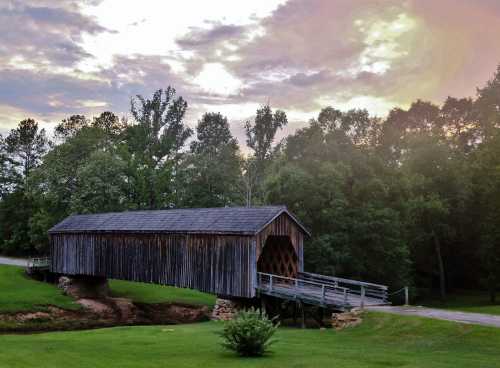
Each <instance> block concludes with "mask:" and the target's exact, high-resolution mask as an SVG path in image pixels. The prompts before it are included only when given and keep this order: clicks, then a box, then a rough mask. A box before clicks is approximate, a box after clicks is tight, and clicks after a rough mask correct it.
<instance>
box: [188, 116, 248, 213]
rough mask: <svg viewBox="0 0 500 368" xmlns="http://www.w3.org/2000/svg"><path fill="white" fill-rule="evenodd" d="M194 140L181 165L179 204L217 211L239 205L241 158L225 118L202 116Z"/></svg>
mask: <svg viewBox="0 0 500 368" xmlns="http://www.w3.org/2000/svg"><path fill="white" fill-rule="evenodd" d="M196 135H197V140H196V141H193V142H192V143H191V147H190V155H189V156H188V157H187V158H186V160H185V161H184V163H183V170H182V176H183V179H181V180H180V182H181V184H182V187H183V192H184V195H183V198H182V201H181V203H182V204H183V205H185V206H188V207H219V206H228V205H234V204H239V203H241V194H240V192H239V184H240V182H241V158H240V154H239V147H238V142H237V141H236V139H235V138H234V137H233V136H232V134H231V131H230V130H229V124H228V122H227V118H226V117H224V116H222V115H221V114H220V113H206V114H204V115H203V117H202V118H201V120H200V121H199V122H198V125H197V127H196Z"/></svg>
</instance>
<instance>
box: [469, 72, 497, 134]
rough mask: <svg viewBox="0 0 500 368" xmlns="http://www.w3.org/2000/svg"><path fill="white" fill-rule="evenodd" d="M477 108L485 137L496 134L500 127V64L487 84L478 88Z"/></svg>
mask: <svg viewBox="0 0 500 368" xmlns="http://www.w3.org/2000/svg"><path fill="white" fill-rule="evenodd" d="M477 95H478V96H477V100H476V102H475V104H474V105H475V109H476V113H477V116H478V119H479V123H480V125H481V130H482V135H483V139H484V140H487V139H489V138H492V137H494V136H495V134H496V131H498V128H500V65H498V67H497V70H496V73H495V74H494V75H493V78H492V79H490V80H489V81H488V83H486V86H484V87H483V88H479V89H478V90H477Z"/></svg>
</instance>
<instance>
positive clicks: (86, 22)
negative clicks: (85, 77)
mask: <svg viewBox="0 0 500 368" xmlns="http://www.w3.org/2000/svg"><path fill="white" fill-rule="evenodd" d="M101 32H109V30H108V29H106V28H105V27H103V26H101V25H99V24H97V23H96V22H95V21H94V20H93V19H92V18H91V17H88V16H85V15H83V14H81V13H80V5H79V3H78V2H74V1H66V2H53V1H43V0H42V1H19V0H15V1H7V2H2V3H1V4H0V45H1V46H0V63H1V65H0V66H4V65H5V64H9V62H11V61H13V60H14V63H13V64H15V63H16V60H17V62H19V60H21V61H22V62H23V63H24V64H25V65H30V66H32V67H48V66H57V67H67V66H72V65H74V64H76V63H77V62H79V61H81V60H82V59H84V58H88V57H91V55H90V54H89V53H88V52H86V51H85V49H84V48H83V47H82V46H81V45H80V44H79V43H80V42H81V41H82V35H83V34H90V35H96V34H98V33H101Z"/></svg>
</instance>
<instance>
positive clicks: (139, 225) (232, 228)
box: [49, 206, 308, 298]
mask: <svg viewBox="0 0 500 368" xmlns="http://www.w3.org/2000/svg"><path fill="white" fill-rule="evenodd" d="M49 235H50V240H51V271H52V272H55V273H61V274H68V275H90V276H100V277H107V278H112V279H123V280H131V281H141V282H150V283H157V284H164V285H173V286H178V287H187V288H192V289H197V290H201V291H204V292H208V293H213V294H218V295H225V296H233V297H247V298H248V297H254V296H255V293H256V288H257V284H256V283H257V272H264V273H268V274H276V275H282V276H286V277H296V276H297V274H298V272H299V271H302V270H303V241H304V236H307V235H308V232H307V230H306V229H305V228H304V226H302V225H301V224H300V222H299V221H298V220H297V219H296V218H295V217H294V216H293V215H292V214H291V213H290V212H289V211H288V210H287V209H286V207H283V206H265V207H225V208H201V209H174V210H158V211H130V212H118V213H103V214H93V215H75V216H70V217H68V218H66V219H65V220H63V221H62V222H60V223H59V224H57V225H55V226H54V227H53V228H52V229H50V230H49Z"/></svg>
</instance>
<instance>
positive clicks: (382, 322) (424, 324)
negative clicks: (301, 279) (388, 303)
mask: <svg viewBox="0 0 500 368" xmlns="http://www.w3.org/2000/svg"><path fill="white" fill-rule="evenodd" d="M221 326H222V325H221V324H220V323H216V322H207V323H200V324H192V325H177V326H149V327H118V328H111V329H101V330H89V331H78V332H55V333H54V332H53V333H44V334H36V335H3V336H2V335H0V346H1V350H2V351H1V359H0V367H9V368H14V367H23V368H29V367H37V368H43V367H47V368H49V367H50V368H57V367H68V366H70V365H71V366H72V367H75V368H79V367H95V368H99V367H102V368H113V367H120V368H126V367H178V368H183V367H203V368H211V367H265V368H274V367H276V368H282V367H296V368H299V367H336V368H347V367H356V368H362V367H425V368H427V367H437V368H440V367H453V368H460V367H500V348H499V347H500V329H495V328H488V327H480V326H472V325H460V324H456V323H451V322H444V321H436V320H432V319H424V318H418V317H403V316H395V315H389V314H381V313H370V314H369V315H367V316H365V321H364V322H363V324H362V325H360V326H358V327H355V328H352V329H348V330H344V331H341V332H336V331H333V330H300V329H292V328H280V330H279V332H278V334H277V338H278V342H277V343H276V344H275V345H274V347H273V353H272V354H271V355H269V356H266V357H263V358H238V357H236V356H235V355H233V354H232V353H229V352H226V351H224V350H223V349H222V348H221V347H220V346H219V344H218V337H217V336H216V332H217V331H219V330H220V329H221Z"/></svg>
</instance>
